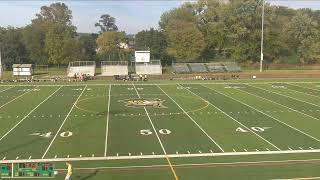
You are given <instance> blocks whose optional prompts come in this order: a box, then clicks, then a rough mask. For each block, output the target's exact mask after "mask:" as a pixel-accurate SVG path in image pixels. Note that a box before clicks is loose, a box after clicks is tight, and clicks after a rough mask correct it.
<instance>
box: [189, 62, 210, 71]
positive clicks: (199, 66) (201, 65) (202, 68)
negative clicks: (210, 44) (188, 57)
mask: <svg viewBox="0 0 320 180" xmlns="http://www.w3.org/2000/svg"><path fill="white" fill-rule="evenodd" d="M189 67H190V68H191V72H199V73H204V72H208V70H207V68H206V66H205V64H204V63H189Z"/></svg>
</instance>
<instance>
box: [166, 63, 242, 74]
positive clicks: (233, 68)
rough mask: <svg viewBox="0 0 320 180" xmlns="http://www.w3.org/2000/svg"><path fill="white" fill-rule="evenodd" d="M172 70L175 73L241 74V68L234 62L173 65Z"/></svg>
mask: <svg viewBox="0 0 320 180" xmlns="http://www.w3.org/2000/svg"><path fill="white" fill-rule="evenodd" d="M172 68H173V70H174V72H175V73H190V72H195V73H206V72H212V73H225V72H231V73H235V72H241V68H240V67H239V66H238V65H237V63H235V62H216V63H174V64H172Z"/></svg>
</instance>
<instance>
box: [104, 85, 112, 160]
mask: <svg viewBox="0 0 320 180" xmlns="http://www.w3.org/2000/svg"><path fill="white" fill-rule="evenodd" d="M111 86H112V85H109V98H108V114H107V125H106V141H105V146H104V156H107V150H108V149H107V148H108V133H109V118H110V99H111V96H110V94H111Z"/></svg>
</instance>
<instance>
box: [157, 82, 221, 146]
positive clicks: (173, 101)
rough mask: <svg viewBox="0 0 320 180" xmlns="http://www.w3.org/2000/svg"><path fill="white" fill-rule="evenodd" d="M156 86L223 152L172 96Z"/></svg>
mask: <svg viewBox="0 0 320 180" xmlns="http://www.w3.org/2000/svg"><path fill="white" fill-rule="evenodd" d="M157 87H158V88H159V89H160V90H161V91H162V92H163V93H164V94H165V95H166V96H168V98H170V99H171V101H173V102H174V103H175V104H176V105H177V106H178V107H179V108H180V109H181V110H182V111H183V113H184V114H186V115H187V116H188V117H189V119H191V121H192V122H193V123H194V124H195V125H196V126H197V127H198V128H199V129H200V130H201V131H202V132H203V133H204V134H205V135H206V136H207V137H208V138H209V139H210V140H211V141H212V142H213V143H214V144H215V145H216V146H217V147H218V148H219V149H220V150H221V151H222V152H224V150H223V149H222V147H221V146H220V145H219V144H218V143H217V142H216V141H215V140H214V139H213V138H212V137H211V136H209V134H208V133H207V132H206V131H205V130H204V129H203V128H202V127H201V126H200V125H199V124H198V123H197V122H196V121H195V120H194V119H193V118H192V117H191V116H190V115H189V114H188V113H187V112H186V111H185V110H184V109H183V108H182V107H181V106H180V105H179V104H178V103H177V102H176V101H175V100H174V99H173V98H172V97H170V96H169V95H168V94H167V93H166V92H165V91H164V90H163V89H162V88H161V87H160V86H158V85H157Z"/></svg>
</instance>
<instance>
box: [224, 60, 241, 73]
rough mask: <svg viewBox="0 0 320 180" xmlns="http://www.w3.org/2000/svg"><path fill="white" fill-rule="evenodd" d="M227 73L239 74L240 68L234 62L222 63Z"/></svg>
mask: <svg viewBox="0 0 320 180" xmlns="http://www.w3.org/2000/svg"><path fill="white" fill-rule="evenodd" d="M223 65H224V68H225V69H226V70H227V72H241V68H240V67H239V66H238V65H237V64H236V63H235V62H226V63H223Z"/></svg>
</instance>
